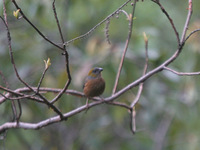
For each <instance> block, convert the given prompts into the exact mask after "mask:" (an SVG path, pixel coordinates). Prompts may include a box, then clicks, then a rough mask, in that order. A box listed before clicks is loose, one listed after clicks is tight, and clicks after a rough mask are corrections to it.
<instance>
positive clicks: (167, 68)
mask: <svg viewBox="0 0 200 150" xmlns="http://www.w3.org/2000/svg"><path fill="white" fill-rule="evenodd" d="M164 69H165V70H168V71H170V72H172V73H174V74H176V75H179V76H194V75H200V71H199V72H178V71H175V70H173V69H171V68H169V67H164Z"/></svg>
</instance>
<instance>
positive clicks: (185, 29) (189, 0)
mask: <svg viewBox="0 0 200 150" xmlns="http://www.w3.org/2000/svg"><path fill="white" fill-rule="evenodd" d="M191 16H192V0H188V15H187V18H186V21H185V26H184V28H183V32H182V37H181V43H183V42H184V41H185V35H186V32H187V30H188V25H189V22H190V19H191Z"/></svg>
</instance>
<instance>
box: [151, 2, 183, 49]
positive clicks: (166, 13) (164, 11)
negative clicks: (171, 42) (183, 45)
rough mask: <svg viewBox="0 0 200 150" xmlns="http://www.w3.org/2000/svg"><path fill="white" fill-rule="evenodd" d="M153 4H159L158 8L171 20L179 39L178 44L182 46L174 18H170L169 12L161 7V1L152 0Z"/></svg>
mask: <svg viewBox="0 0 200 150" xmlns="http://www.w3.org/2000/svg"><path fill="white" fill-rule="evenodd" d="M152 1H153V2H155V3H156V4H158V6H159V7H160V9H161V10H162V12H163V13H164V14H165V15H166V17H167V19H168V20H169V22H170V24H171V26H172V28H173V30H174V33H175V35H176V38H177V42H178V45H180V37H179V33H178V31H177V29H176V27H175V25H174V21H173V20H172V18H171V17H170V16H169V14H168V12H167V11H166V10H165V8H164V7H163V6H162V5H161V3H160V1H159V0H152Z"/></svg>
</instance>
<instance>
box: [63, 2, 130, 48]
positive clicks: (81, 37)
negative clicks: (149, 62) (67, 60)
mask: <svg viewBox="0 0 200 150" xmlns="http://www.w3.org/2000/svg"><path fill="white" fill-rule="evenodd" d="M130 1H131V0H128V1H126V2H125V3H124V4H123V5H122V6H120V7H119V8H118V9H117V10H115V11H114V12H113V13H112V14H110V15H109V16H107V17H106V18H105V19H103V20H102V21H101V22H99V23H98V24H97V25H95V26H94V27H93V28H92V29H90V30H89V31H88V32H87V33H85V34H83V35H80V36H78V37H76V38H73V39H71V40H69V41H67V42H65V43H64V45H69V44H70V43H72V42H74V41H76V40H80V39H83V38H84V37H86V36H88V35H90V34H91V33H92V32H93V31H94V30H95V29H96V28H98V27H99V26H100V25H102V24H103V23H104V22H106V21H107V20H109V19H110V18H111V17H113V16H114V15H116V14H117V13H118V11H119V10H120V9H122V8H123V7H124V6H126V5H127V4H128V3H129V2H130Z"/></svg>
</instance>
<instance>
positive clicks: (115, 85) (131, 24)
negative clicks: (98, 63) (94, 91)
mask: <svg viewBox="0 0 200 150" xmlns="http://www.w3.org/2000/svg"><path fill="white" fill-rule="evenodd" d="M135 6H136V0H134V4H133V10H132V13H131V17H130V18H129V33H128V37H127V40H126V44H125V48H124V50H123V54H122V58H121V61H120V64H119V67H118V71H117V75H116V79H115V84H114V87H113V91H112V94H114V93H115V92H116V90H117V85H118V82H119V77H120V74H121V70H122V66H123V63H124V58H125V55H126V51H127V49H128V45H129V42H130V39H131V34H132V28H133V17H134V12H135Z"/></svg>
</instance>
